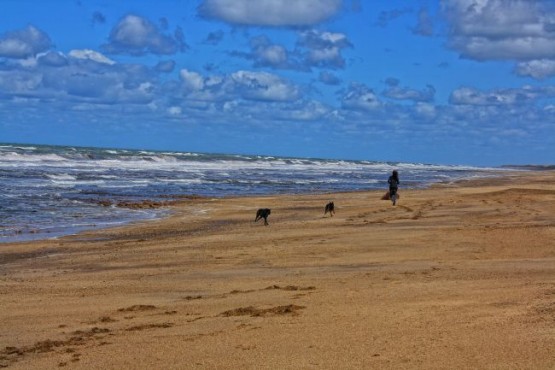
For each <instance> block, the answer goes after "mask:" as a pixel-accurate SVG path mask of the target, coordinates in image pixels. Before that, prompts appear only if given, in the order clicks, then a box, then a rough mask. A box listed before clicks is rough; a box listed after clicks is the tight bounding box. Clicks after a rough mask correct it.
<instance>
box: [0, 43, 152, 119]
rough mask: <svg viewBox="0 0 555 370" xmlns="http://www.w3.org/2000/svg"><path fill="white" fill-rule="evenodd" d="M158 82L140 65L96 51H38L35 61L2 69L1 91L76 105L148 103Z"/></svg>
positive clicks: (66, 106) (61, 104) (65, 105)
mask: <svg viewBox="0 0 555 370" xmlns="http://www.w3.org/2000/svg"><path fill="white" fill-rule="evenodd" d="M157 84H158V82H157V81H156V80H155V79H154V78H153V74H152V73H151V71H150V70H149V69H148V68H146V67H144V66H140V65H135V64H117V63H115V62H114V61H112V60H110V59H108V58H106V57H105V56H103V55H102V54H101V53H99V52H96V51H93V50H88V49H85V50H72V51H71V52H70V53H68V55H65V54H63V53H60V52H53V51H51V52H48V53H44V54H39V55H38V56H37V57H36V63H34V64H31V63H29V64H28V65H26V66H21V65H19V66H18V65H17V64H13V65H12V67H11V69H10V70H0V94H4V95H5V96H7V97H12V98H27V99H38V100H40V101H47V102H56V104H58V105H60V106H62V107H63V108H62V110H66V109H68V107H71V106H72V105H73V104H81V103H86V104H93V105H94V104H96V105H115V104H118V105H120V106H121V107H124V106H126V105H128V104H148V103H150V102H151V101H152V100H153V99H154V98H155V94H154V92H155V90H156V88H157Z"/></svg>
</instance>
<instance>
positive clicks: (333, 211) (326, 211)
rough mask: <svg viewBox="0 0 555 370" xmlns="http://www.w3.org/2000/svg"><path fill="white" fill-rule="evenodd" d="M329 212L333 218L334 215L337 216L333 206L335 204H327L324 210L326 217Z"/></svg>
mask: <svg viewBox="0 0 555 370" xmlns="http://www.w3.org/2000/svg"><path fill="white" fill-rule="evenodd" d="M328 212H329V213H330V216H331V217H333V215H334V214H335V205H334V204H333V202H329V203H328V204H326V208H325V209H324V216H325V215H326V213H328Z"/></svg>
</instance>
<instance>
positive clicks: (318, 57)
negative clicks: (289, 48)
mask: <svg viewBox="0 0 555 370" xmlns="http://www.w3.org/2000/svg"><path fill="white" fill-rule="evenodd" d="M297 44H298V46H301V47H304V48H307V49H308V52H307V57H306V60H305V63H306V64H307V65H308V66H318V67H330V68H344V67H345V59H344V58H343V56H342V55H341V52H342V50H343V49H345V48H348V47H351V46H352V44H351V43H350V42H349V39H348V38H347V36H346V35H345V34H343V33H333V32H320V31H316V30H310V31H305V32H302V33H301V34H300V36H299V41H298V42H297Z"/></svg>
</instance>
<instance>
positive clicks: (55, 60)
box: [37, 51, 68, 67]
mask: <svg viewBox="0 0 555 370" xmlns="http://www.w3.org/2000/svg"><path fill="white" fill-rule="evenodd" d="M37 62H38V63H39V64H41V65H46V66H51V67H62V66H65V65H67V64H68V60H67V57H66V56H65V55H64V54H62V53H60V52H57V51H49V52H47V53H44V54H39V55H37Z"/></svg>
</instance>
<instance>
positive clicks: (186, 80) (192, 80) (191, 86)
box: [179, 69, 204, 91]
mask: <svg viewBox="0 0 555 370" xmlns="http://www.w3.org/2000/svg"><path fill="white" fill-rule="evenodd" d="M179 76H180V77H181V80H182V81H183V84H184V86H185V88H186V89H187V90H192V91H198V90H202V89H203V88H204V77H202V76H201V75H200V74H198V73H197V72H192V71H188V70H186V69H182V70H181V71H179Z"/></svg>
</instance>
